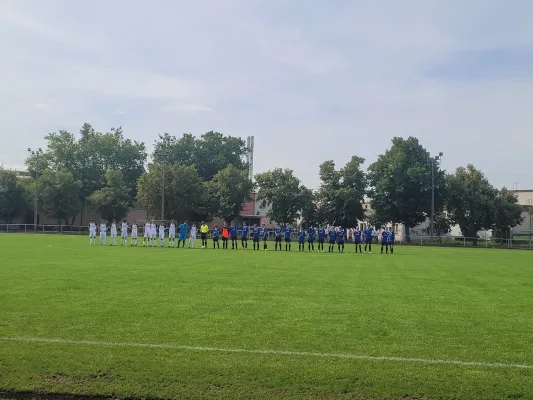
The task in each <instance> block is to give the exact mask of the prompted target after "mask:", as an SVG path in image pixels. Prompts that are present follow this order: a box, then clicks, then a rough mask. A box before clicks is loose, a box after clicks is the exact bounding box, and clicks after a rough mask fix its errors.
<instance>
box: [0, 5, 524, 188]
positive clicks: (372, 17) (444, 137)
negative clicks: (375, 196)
mask: <svg viewBox="0 0 533 400" xmlns="http://www.w3.org/2000/svg"><path fill="white" fill-rule="evenodd" d="M531 15H533V2H530V1H528V0H516V1H515V2H513V6H512V7H509V4H508V2H504V1H503V0H484V1H482V0H472V1H469V2H466V3H465V2H461V1H459V0H435V1H418V0H404V1H402V2H397V1H392V0H389V1H384V2H375V1H371V0H362V1H358V2H339V3H336V5H335V7H331V5H330V4H329V3H327V2H308V1H303V0H294V1H291V2H288V1H286V0H269V1H256V2H249V1H245V0H228V1H225V2H213V1H208V0H199V1H198V2H187V1H178V0H176V1H172V0H159V1H156V2H154V3H153V4H152V5H150V6H147V5H146V3H145V2H143V1H140V0H116V1H113V2H108V1H105V0H94V1H92V2H90V3H82V2H72V1H68V0H48V1H47V2H35V1H31V0H4V1H2V2H1V3H0V51H1V54H3V55H4V58H3V62H2V63H0V87H2V90H1V92H0V118H1V119H2V121H3V129H4V132H11V133H12V134H10V135H8V136H7V137H6V138H4V137H3V138H2V139H3V142H2V147H1V148H0V162H2V161H4V162H5V163H9V164H21V163H22V161H23V159H24V157H25V147H27V144H28V143H31V144H32V145H33V144H34V143H35V145H41V146H44V144H45V143H44V140H43V136H44V135H45V134H46V133H47V132H49V131H53V130H57V129H69V130H72V131H77V130H78V129H79V127H80V126H81V124H82V123H83V122H86V121H88V122H91V123H92V124H93V125H94V126H95V127H96V128H97V129H101V130H107V129H109V128H110V127H111V126H116V125H121V126H122V127H123V128H124V130H125V133H126V134H127V135H131V136H132V137H133V138H135V139H137V140H143V141H145V142H146V143H147V144H148V145H149V146H150V145H151V144H152V143H153V140H154V139H155V138H156V135H157V133H160V132H165V131H166V132H169V133H173V134H178V135H179V134H180V133H181V132H193V133H197V134H200V133H202V132H205V131H207V130H211V129H214V130H218V131H221V132H225V133H228V134H234V135H240V136H247V135H250V134H253V135H254V136H255V140H256V155H255V163H256V165H255V170H256V171H258V172H259V171H262V170H266V169H269V168H273V167H276V166H283V167H289V168H293V169H295V171H296V172H297V174H298V175H299V176H300V177H301V178H302V180H303V181H304V183H305V184H307V185H310V186H315V185H316V184H317V183H318V178H317V175H318V174H317V172H318V164H319V163H320V162H321V161H323V160H325V159H334V160H336V161H337V162H338V163H343V162H345V161H347V160H348V159H349V158H350V156H351V155H353V154H358V155H361V156H363V157H365V158H366V159H367V160H368V161H372V160H374V159H375V158H376V156H377V154H379V153H381V152H383V151H384V150H385V149H386V148H387V147H388V146H389V143H390V139H391V137H393V136H406V135H410V134H412V135H417V136H419V138H420V139H421V141H422V143H423V144H424V145H425V146H426V147H427V148H428V150H430V151H432V152H438V151H443V152H444V153H445V158H444V166H445V167H446V168H447V169H448V170H450V169H453V168H455V167H456V166H458V165H462V164H466V163H467V162H473V163H475V164H476V165H477V166H479V167H480V168H482V169H483V170H485V172H487V174H488V175H489V178H490V179H491V180H493V182H494V183H495V184H497V185H498V186H500V185H503V184H507V185H511V184H512V182H513V181H516V180H520V181H521V187H526V186H531V187H533V179H532V178H531V176H530V175H528V172H527V171H530V170H531V161H530V160H531V154H530V149H531V148H533V142H532V136H531V135H530V133H529V130H530V128H529V127H530V120H531V117H530V110H529V105H530V104H532V103H533V91H532V89H533V86H532V78H533V73H532V74H530V75H528V73H527V70H528V68H527V65H526V67H524V68H522V69H521V70H520V71H521V75H520V76H518V75H517V73H516V71H517V69H513V68H512V65H511V64H512V62H513V59H512V57H504V58H503V59H502V58H501V57H500V58H498V56H497V53H498V50H500V49H515V50H513V51H517V50H516V49H519V51H522V52H523V53H524V54H525V53H527V52H528V51H530V52H531V49H533V28H532V25H531V23H530V16H531ZM125 16H127V17H125ZM117 21H120V23H117ZM528 49H529V50H528ZM479 50H485V51H487V52H488V54H492V53H491V52H492V51H494V55H493V56H491V57H492V58H491V57H488V58H487V59H482V58H479V56H478V55H476V54H477V53H476V52H479ZM458 54H460V55H461V57H458ZM464 54H466V56H464V57H463V55H464ZM524 54H522V57H521V60H522V63H524V61H523V60H526V61H527V57H526V56H524ZM531 54H533V52H531ZM476 57H477V58H476ZM517 58H520V57H518V56H517ZM450 60H454V62H450ZM488 66H490V67H492V68H493V69H495V68H496V67H497V70H498V74H497V75H494V74H490V73H489V72H490V71H489V72H487V71H488V68H487V67H488ZM444 67H445V68H444ZM439 68H440V69H443V68H444V72H442V71H441V73H440V74H438V73H435V72H434V71H440V70H439ZM451 68H453V71H452V72H453V73H451V72H449V70H450V69H451ZM530 70H532V71H533V63H532V68H531V69H530ZM524 71H525V72H524ZM445 72H448V74H446V73H445ZM459 78H460V79H459ZM28 105H33V107H28ZM39 105H43V106H46V108H43V109H44V110H46V112H43V110H41V109H40V108H42V107H39ZM109 110H115V111H114V112H109ZM215 111H216V112H215ZM503 149H512V150H506V151H504V150H503ZM302 157H304V159H305V160H306V161H305V162H302ZM495 160H498V161H497V162H495Z"/></svg>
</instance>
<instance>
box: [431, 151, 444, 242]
mask: <svg viewBox="0 0 533 400" xmlns="http://www.w3.org/2000/svg"><path fill="white" fill-rule="evenodd" d="M443 155H444V153H443V152H442V151H441V152H440V153H439V155H438V156H435V157H431V156H430V157H429V159H430V160H431V236H435V232H434V229H433V226H434V224H435V163H440V162H441V161H442V156H443Z"/></svg>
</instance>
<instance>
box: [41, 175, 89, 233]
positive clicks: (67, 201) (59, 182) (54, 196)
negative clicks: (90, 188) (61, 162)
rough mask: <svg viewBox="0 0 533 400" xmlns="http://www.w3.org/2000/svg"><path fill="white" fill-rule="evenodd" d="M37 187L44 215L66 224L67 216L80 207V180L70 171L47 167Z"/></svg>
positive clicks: (74, 213) (69, 216)
mask: <svg viewBox="0 0 533 400" xmlns="http://www.w3.org/2000/svg"><path fill="white" fill-rule="evenodd" d="M39 187H40V190H39V200H40V203H41V207H42V209H43V211H44V212H45V213H46V215H47V216H48V217H50V218H55V219H57V221H58V223H61V222H62V221H65V224H67V225H68V224H69V218H72V216H73V215H76V214H77V212H78V211H79V209H80V203H81V202H80V197H79V194H80V190H81V182H80V181H78V180H76V179H74V177H73V176H72V173H71V172H70V171H67V170H64V169H60V170H58V171H52V170H50V169H48V170H46V171H45V172H44V173H43V175H42V176H41V178H40V180H39Z"/></svg>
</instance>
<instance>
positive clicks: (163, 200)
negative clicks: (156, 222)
mask: <svg viewBox="0 0 533 400" xmlns="http://www.w3.org/2000/svg"><path fill="white" fill-rule="evenodd" d="M161 193H162V196H161V221H163V220H164V219H165V160H164V159H163V189H162V190H161Z"/></svg>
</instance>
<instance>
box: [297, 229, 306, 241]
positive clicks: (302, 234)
mask: <svg viewBox="0 0 533 400" xmlns="http://www.w3.org/2000/svg"><path fill="white" fill-rule="evenodd" d="M304 240H305V231H298V241H299V242H300V243H303V242H304Z"/></svg>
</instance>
